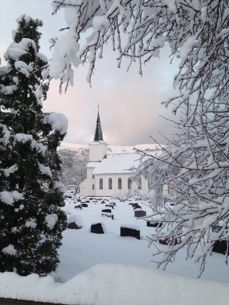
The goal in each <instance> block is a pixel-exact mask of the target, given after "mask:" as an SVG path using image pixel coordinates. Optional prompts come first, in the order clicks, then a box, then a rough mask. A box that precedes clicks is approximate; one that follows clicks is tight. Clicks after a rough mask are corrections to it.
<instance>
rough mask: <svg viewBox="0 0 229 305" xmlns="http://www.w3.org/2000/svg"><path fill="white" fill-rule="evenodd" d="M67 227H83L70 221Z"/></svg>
mask: <svg viewBox="0 0 229 305" xmlns="http://www.w3.org/2000/svg"><path fill="white" fill-rule="evenodd" d="M67 228H68V229H74V230H78V229H81V228H82V227H81V226H79V225H78V224H76V223H75V222H70V223H68V225H67Z"/></svg>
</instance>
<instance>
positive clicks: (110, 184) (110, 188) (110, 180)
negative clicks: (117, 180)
mask: <svg viewBox="0 0 229 305" xmlns="http://www.w3.org/2000/svg"><path fill="white" fill-rule="evenodd" d="M108 189H109V190H112V178H109V179H108Z"/></svg>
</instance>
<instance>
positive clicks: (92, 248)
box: [0, 192, 229, 305]
mask: <svg viewBox="0 0 229 305" xmlns="http://www.w3.org/2000/svg"><path fill="white" fill-rule="evenodd" d="M66 195H68V198H66V199H65V207H64V208H63V209H64V210H65V212H66V213H67V215H68V223H69V222H72V221H74V222H75V223H77V224H80V226H82V229H78V230H73V229H67V230H65V232H64V234H63V245H62V247H61V248H60V251H59V253H60V266H59V268H58V270H57V271H56V272H55V273H53V274H52V276H46V277H39V276H38V275H36V274H32V275H29V276H23V277H21V276H19V275H17V274H16V273H13V272H11V273H9V272H5V273H0V297H6V298H17V299H24V300H34V301H40V302H41V301H42V302H56V303H63V304H82V305H91V304H93V305H107V304H109V305H127V304H131V305H156V304H159V305H168V304H170V305H193V304H195V305H213V304H214V305H215V304H216V303H217V305H225V304H227V303H228V298H229V289H228V288H229V286H228V285H229V284H228V283H222V281H226V282H229V272H228V267H227V266H226V265H225V264H224V257H223V256H222V255H219V254H214V255H212V256H210V257H209V258H208V264H207V269H206V273H204V276H205V278H207V279H211V280H213V281H206V280H199V279H196V276H197V275H198V270H197V268H194V267H193V265H190V262H187V261H186V260H185V252H184V251H183V253H181V254H180V256H178V257H177V260H176V262H174V263H173V264H172V265H170V266H171V267H169V268H168V271H169V272H162V271H155V270H154V269H155V265H154V264H153V263H152V262H151V259H152V252H153V249H152V248H153V246H151V247H150V248H149V247H148V241H147V238H146V236H148V235H150V233H151V232H152V230H155V229H154V228H152V227H147V226H146V220H145V219H141V218H140V219H139V218H135V217H134V210H133V208H132V207H131V205H130V204H129V203H133V202H138V204H139V205H140V206H141V207H142V208H143V209H144V210H145V211H146V212H147V216H149V215H150V214H151V209H150V207H149V202H148V201H146V200H138V201H137V199H136V198H129V199H128V200H126V201H120V200H118V199H114V198H108V197H107V198H93V199H89V198H87V197H81V198H79V197H78V196H74V195H73V193H72V192H69V193H66ZM69 197H71V198H69ZM79 200H81V202H82V203H83V202H85V201H88V200H89V203H88V207H85V208H83V209H82V210H78V209H75V208H74V206H75V204H79ZM102 200H105V201H106V203H107V204H109V203H111V202H115V203H116V205H115V207H114V210H113V214H114V220H112V219H111V218H108V217H105V216H102V215H101V210H102V209H103V208H104V207H105V204H102V203H101V201H102ZM53 216H54V217H53ZM55 221H56V215H54V214H50V215H47V223H49V225H50V228H52V227H53V225H55V224H54V223H55ZM98 222H100V223H103V224H104V226H105V227H106V232H105V234H92V233H90V226H91V224H93V223H98ZM123 223H125V224H126V225H127V226H128V227H133V228H135V227H138V228H139V229H140V230H141V239H140V240H137V239H135V238H132V237H125V238H123V237H120V226H121V225H122V224H123ZM35 224H36V222H35V220H34V219H30V220H29V221H28V223H27V225H31V227H32V226H34V227H35ZM9 246H10V245H8V246H7V247H6V248H7V249H8V250H6V251H8V252H9V253H11V254H12V255H13V253H14V251H13V249H12V248H11V247H9ZM162 247H165V246H162ZM172 273H176V275H175V274H172ZM178 274H179V275H178ZM181 275H186V277H184V276H181ZM187 276H188V277H187ZM191 277H194V278H191ZM216 280H218V281H221V283H220V282H216Z"/></svg>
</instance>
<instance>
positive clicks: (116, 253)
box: [53, 193, 229, 282]
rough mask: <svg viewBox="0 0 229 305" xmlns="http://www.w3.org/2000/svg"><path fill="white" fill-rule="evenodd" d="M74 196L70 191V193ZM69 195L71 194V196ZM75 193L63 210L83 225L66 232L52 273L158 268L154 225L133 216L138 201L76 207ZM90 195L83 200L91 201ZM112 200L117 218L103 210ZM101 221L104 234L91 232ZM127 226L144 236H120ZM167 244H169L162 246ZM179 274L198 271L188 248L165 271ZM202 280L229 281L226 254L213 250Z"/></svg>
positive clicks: (63, 278)
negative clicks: (96, 268)
mask: <svg viewBox="0 0 229 305" xmlns="http://www.w3.org/2000/svg"><path fill="white" fill-rule="evenodd" d="M67 195H68V196H69V195H70V196H71V193H69V194H67ZM70 196H69V197H70ZM77 200H78V199H77V198H76V197H74V196H72V198H66V205H65V208H64V210H65V211H66V213H67V214H68V217H70V218H74V219H76V222H77V223H78V224H79V225H81V226H82V228H81V229H78V230H74V229H67V230H66V231H65V232H64V238H63V245H62V247H61V249H60V261H61V263H60V266H59V268H58V270H57V272H56V273H55V274H54V275H53V276H54V278H55V279H56V280H57V281H60V282H65V281H67V280H69V279H71V278H72V277H74V276H75V275H76V274H78V273H80V272H82V271H85V270H87V269H88V268H90V267H93V266H94V265H96V264H100V263H102V264H103V263H112V264H124V265H133V266H138V267H145V268H148V269H150V270H151V269H155V267H156V266H155V264H154V263H153V262H152V260H153V257H152V253H153V245H152V246H151V247H149V241H148V239H147V236H149V235H150V233H151V232H152V230H154V228H152V227H147V226H146V221H145V220H143V219H138V218H135V217H134V209H133V208H132V206H131V205H129V203H130V202H136V200H133V199H130V200H129V201H128V200H127V201H125V202H124V201H122V202H120V201H119V200H118V199H109V200H108V199H107V201H105V203H101V202H102V201H103V200H102V199H98V200H96V199H92V200H90V201H89V202H87V204H88V207H84V208H82V210H81V209H78V208H75V206H78V205H80V202H79V201H77ZM88 200H89V198H85V199H83V201H88ZM109 201H111V202H115V203H116V206H115V207H114V209H113V215H114V219H111V218H108V217H106V216H102V215H101V211H102V209H104V208H107V207H105V205H106V204H109ZM137 202H138V204H139V205H140V206H141V207H142V209H144V210H145V211H146V213H147V215H150V213H151V209H150V207H149V203H148V202H147V201H137ZM97 222H102V223H103V224H104V227H105V229H106V232H105V234H94V233H90V226H91V224H93V223H97ZM122 225H128V226H131V227H136V228H139V229H140V232H141V239H140V240H138V239H135V238H133V237H120V226H122ZM161 247H166V246H161ZM166 271H167V272H171V273H174V274H177V275H184V276H188V277H193V278H197V276H198V274H199V269H198V266H197V265H195V264H192V263H191V262H190V261H189V262H187V261H186V260H185V250H183V251H182V252H181V253H180V254H179V256H178V257H177V259H176V262H175V263H173V264H170V265H169V266H168V268H167V270H166ZM202 279H207V280H213V281H220V282H229V268H228V266H226V265H225V264H224V256H223V255H221V254H216V253H214V254H213V255H212V256H210V257H209V259H208V263H207V266H206V271H205V272H204V274H203V275H202Z"/></svg>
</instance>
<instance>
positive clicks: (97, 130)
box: [94, 110, 103, 142]
mask: <svg viewBox="0 0 229 305" xmlns="http://www.w3.org/2000/svg"><path fill="white" fill-rule="evenodd" d="M99 141H103V132H102V126H101V122H100V116H99V110H98V115H97V120H96V128H95V136H94V142H99Z"/></svg>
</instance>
